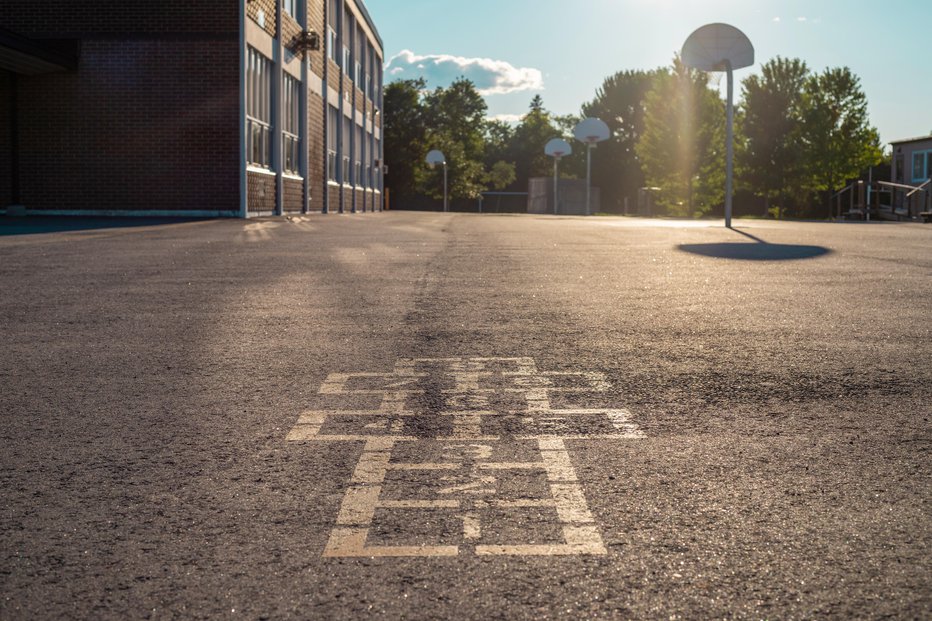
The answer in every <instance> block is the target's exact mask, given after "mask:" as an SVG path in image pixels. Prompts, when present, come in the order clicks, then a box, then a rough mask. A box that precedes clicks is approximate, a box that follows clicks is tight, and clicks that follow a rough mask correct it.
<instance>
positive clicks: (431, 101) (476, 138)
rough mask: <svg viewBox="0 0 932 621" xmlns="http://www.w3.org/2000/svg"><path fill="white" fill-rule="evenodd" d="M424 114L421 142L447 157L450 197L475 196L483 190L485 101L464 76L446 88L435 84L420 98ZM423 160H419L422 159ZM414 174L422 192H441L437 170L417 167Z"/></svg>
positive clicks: (436, 193)
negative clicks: (417, 171)
mask: <svg viewBox="0 0 932 621" xmlns="http://www.w3.org/2000/svg"><path fill="white" fill-rule="evenodd" d="M423 105H424V108H425V117H426V125H427V130H426V137H425V142H426V144H427V146H428V148H429V149H440V150H441V151H443V153H444V155H445V156H446V160H447V168H448V174H449V189H450V196H451V197H452V198H476V197H477V196H479V194H480V193H481V192H482V191H483V190H484V189H485V187H484V182H485V176H486V172H485V167H484V166H483V161H484V156H485V131H486V127H487V121H486V111H487V109H488V108H487V106H486V103H485V100H484V99H483V98H482V96H481V95H480V94H479V92H478V91H477V90H476V87H475V85H474V84H473V83H472V82H470V81H469V80H467V79H466V78H459V79H457V80H455V81H454V82H453V83H452V84H451V85H450V86H449V87H447V88H443V87H438V88H437V89H436V90H434V91H433V92H429V93H427V94H426V95H425V96H424V98H423ZM422 161H423V159H422ZM418 170H419V171H420V174H419V175H418V180H419V187H420V188H421V190H422V192H424V193H425V194H429V195H431V196H435V197H436V196H437V195H438V193H439V194H440V195H442V193H443V182H442V180H441V181H440V182H439V183H438V175H442V172H440V171H439V170H434V171H431V170H429V169H427V168H426V167H425V166H423V165H422V166H420V167H419V169H418Z"/></svg>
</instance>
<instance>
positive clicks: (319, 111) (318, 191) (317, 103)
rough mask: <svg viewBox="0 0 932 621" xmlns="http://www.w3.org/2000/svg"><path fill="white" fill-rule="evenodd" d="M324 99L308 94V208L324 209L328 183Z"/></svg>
mask: <svg viewBox="0 0 932 621" xmlns="http://www.w3.org/2000/svg"><path fill="white" fill-rule="evenodd" d="M324 122H325V121H324V100H323V99H322V98H321V97H319V96H318V95H316V94H314V93H308V96H307V127H308V137H307V149H308V158H307V163H308V178H309V180H310V193H311V200H310V205H308V209H310V210H312V211H321V210H322V209H323V199H324V184H325V183H326V181H327V180H326V175H327V170H326V168H327V162H326V154H325V153H324V144H325V142H324Z"/></svg>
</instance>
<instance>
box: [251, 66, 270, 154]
mask: <svg viewBox="0 0 932 621" xmlns="http://www.w3.org/2000/svg"><path fill="white" fill-rule="evenodd" d="M246 102H247V106H246V120H247V128H246V141H247V144H246V155H247V159H248V160H249V163H250V164H253V165H255V166H261V167H263V168H271V166H272V149H271V144H272V132H271V125H272V62H271V61H270V60H268V59H267V58H265V57H264V56H262V55H261V54H260V53H259V52H257V51H256V50H254V49H252V48H249V52H248V56H247V72H246Z"/></svg>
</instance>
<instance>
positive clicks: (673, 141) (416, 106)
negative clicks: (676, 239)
mask: <svg viewBox="0 0 932 621" xmlns="http://www.w3.org/2000/svg"><path fill="white" fill-rule="evenodd" d="M487 112H488V110H487V107H486V103H485V100H484V99H483V97H482V96H481V95H480V94H479V92H478V91H477V90H476V87H475V86H474V85H473V84H472V82H470V81H469V80H467V79H465V78H460V79H458V80H456V81H454V82H453V83H452V84H451V85H450V86H449V87H446V88H437V89H434V90H433V91H429V90H427V89H426V84H425V83H424V81H423V80H401V81H396V82H393V83H391V84H389V85H388V86H387V87H386V89H385V127H384V131H385V159H386V163H387V164H389V166H390V170H389V176H388V177H387V178H386V182H387V185H388V186H389V187H390V188H391V189H392V190H393V191H394V192H395V194H396V196H402V197H404V196H414V195H417V194H423V195H429V196H433V197H435V198H440V197H441V196H442V193H443V179H442V174H443V173H442V171H441V170H440V169H436V170H431V169H429V168H428V167H427V166H426V165H425V163H424V158H425V155H426V154H427V152H428V150H430V149H439V150H441V151H443V152H444V154H445V155H446V159H447V164H448V173H449V189H450V195H451V197H453V198H469V199H472V198H476V197H477V196H478V195H479V194H480V193H481V192H483V191H486V190H488V189H493V190H501V189H509V190H514V191H525V190H527V186H528V180H529V179H530V178H531V177H538V176H549V175H550V174H551V171H552V166H553V162H552V160H551V159H550V158H548V157H547V156H546V155H545V154H544V146H545V145H546V144H547V142H548V141H549V140H551V139H552V138H556V137H563V138H564V139H567V140H569V141H571V142H572V141H573V138H572V131H573V128H574V127H575V125H576V123H577V122H578V121H579V120H580V118H581V117H590V116H591V117H597V118H601V119H602V120H603V121H605V122H606V123H607V124H608V125H609V128H610V129H611V130H612V138H611V139H610V140H608V141H607V142H604V143H602V144H600V145H599V149H598V151H597V152H596V153H595V154H594V158H593V183H594V185H596V186H599V187H600V188H601V189H602V196H603V205H605V206H606V207H608V209H609V210H619V209H620V208H621V207H622V206H623V205H624V198H625V197H628V198H629V199H635V198H636V196H637V191H638V189H639V188H640V187H643V186H645V185H648V186H656V187H658V188H660V189H661V191H660V193H659V196H658V201H657V202H658V204H659V206H660V207H662V208H665V209H666V212H667V213H668V214H671V215H691V216H696V215H702V214H705V213H709V212H710V211H711V210H713V209H716V208H718V207H719V206H720V205H721V204H722V203H723V199H724V185H725V182H724V174H725V148H726V145H725V110H724V102H723V101H722V99H721V97H720V95H719V93H718V92H717V91H716V90H714V89H712V88H710V87H709V85H708V77H707V74H705V73H703V72H699V71H695V70H691V69H688V68H686V67H685V66H684V65H683V64H682V63H681V62H680V60H679V59H678V58H676V59H674V62H673V65H672V67H670V68H666V69H657V70H655V71H622V72H619V73H616V74H614V75H612V76H609V77H608V78H606V79H605V81H604V82H603V83H602V85H601V87H600V88H599V89H598V90H597V91H596V95H595V97H594V98H593V99H592V100H591V101H590V102H588V103H586V104H584V105H583V106H582V109H581V116H576V115H565V116H558V115H554V114H552V113H551V112H550V111H548V110H547V109H546V108H545V107H544V101H543V100H542V99H541V97H540V96H535V97H534V98H533V100H532V101H531V102H530V106H529V110H528V112H527V113H526V114H525V115H524V116H523V117H522V118H521V121H520V122H519V123H517V124H509V123H505V122H502V121H496V120H490V119H488V118H487ZM736 123H737V125H736V137H735V139H736V164H737V166H736V181H737V187H738V188H740V189H742V190H744V191H745V192H751V193H753V194H756V195H757V196H760V197H763V198H764V199H765V200H766V201H768V202H769V201H777V202H778V206H779V207H781V208H783V207H785V206H787V205H793V206H796V207H797V209H795V211H794V215H803V216H807V215H813V212H811V211H808V210H807V209H806V208H805V206H804V204H805V202H806V200H807V199H808V198H810V197H811V196H812V194H813V193H814V192H818V191H825V192H829V193H831V192H832V191H834V190H837V189H839V188H840V187H841V186H842V185H844V183H845V182H846V181H847V180H849V179H852V178H855V177H856V176H857V175H858V174H860V172H861V171H862V170H864V169H865V168H866V167H868V166H871V165H875V164H877V163H878V162H880V161H881V159H882V155H883V154H882V151H881V148H880V140H879V137H878V133H877V130H876V129H875V128H873V127H872V126H871V125H870V122H869V118H868V115H867V100H866V97H865V95H864V93H863V91H862V90H861V87H860V82H859V80H858V78H857V76H855V75H854V74H853V73H852V72H851V71H850V70H849V69H847V68H836V69H827V70H825V71H824V72H823V73H820V74H817V75H813V74H810V73H809V70H808V68H807V67H806V64H805V63H803V62H802V61H800V60H798V59H784V58H780V57H777V58H775V59H773V60H771V61H770V62H768V63H766V64H764V65H763V66H762V68H761V71H760V73H759V75H752V76H750V77H748V78H747V79H746V80H745V81H744V83H743V101H742V103H741V105H740V106H739V108H738V110H737V114H736ZM574 147H575V148H574V153H573V155H572V156H569V157H565V158H563V161H562V163H561V166H560V171H561V175H562V176H564V177H583V176H585V170H586V168H585V161H586V149H585V147H584V146H583V145H581V144H579V143H575V145H574Z"/></svg>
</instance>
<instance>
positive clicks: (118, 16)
mask: <svg viewBox="0 0 932 621" xmlns="http://www.w3.org/2000/svg"><path fill="white" fill-rule="evenodd" d="M239 1H240V0H186V1H181V0H172V1H171V2H165V1H158V2H153V1H147V0H93V1H92V2H80V1H79V0H42V1H41V2H39V1H37V0H3V1H2V2H0V16H2V17H0V23H2V27H3V28H5V29H7V30H12V31H13V32H18V33H20V34H23V35H28V36H34V37H36V38H72V37H76V36H77V37H81V38H83V36H82V35H90V34H92V33H101V34H104V33H110V34H119V35H123V36H125V37H127V38H131V37H132V36H133V35H134V34H138V33H152V34H158V35H159V36H171V35H172V34H177V33H226V34H229V35H230V36H235V35H236V33H237V31H238V30H239V9H238V4H237V2H239ZM267 1H268V2H271V3H272V6H273V7H274V3H275V0H267ZM312 1H313V0H312ZM272 23H273V25H274V23H275V19H274V15H272Z"/></svg>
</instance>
